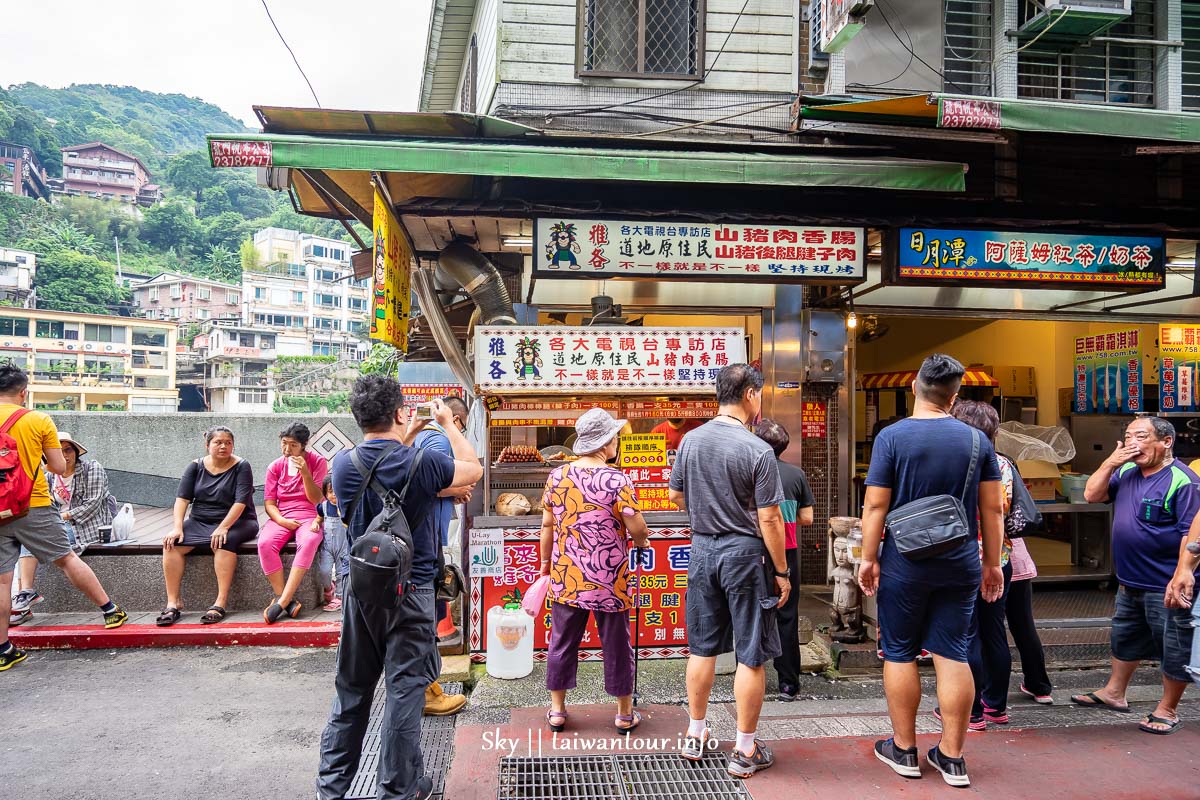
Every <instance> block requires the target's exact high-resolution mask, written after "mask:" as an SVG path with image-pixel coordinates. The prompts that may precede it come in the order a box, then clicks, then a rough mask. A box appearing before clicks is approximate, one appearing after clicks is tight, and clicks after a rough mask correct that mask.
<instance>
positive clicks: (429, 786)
mask: <svg viewBox="0 0 1200 800" xmlns="http://www.w3.org/2000/svg"><path fill="white" fill-rule="evenodd" d="M430 797H433V778H431V777H429V776H428V775H422V776H421V779H420V780H419V781H417V791H416V793H415V794H414V795H413V800H429V798H430Z"/></svg>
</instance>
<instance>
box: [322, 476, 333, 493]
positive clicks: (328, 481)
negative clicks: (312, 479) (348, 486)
mask: <svg viewBox="0 0 1200 800" xmlns="http://www.w3.org/2000/svg"><path fill="white" fill-rule="evenodd" d="M332 488H333V475H332V474H327V475H326V476H325V480H323V481H321V494H329V490H330V489H332Z"/></svg>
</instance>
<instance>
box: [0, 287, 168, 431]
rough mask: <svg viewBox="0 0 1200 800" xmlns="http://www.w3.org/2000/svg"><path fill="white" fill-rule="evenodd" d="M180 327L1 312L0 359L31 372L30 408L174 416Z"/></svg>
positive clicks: (59, 313)
mask: <svg viewBox="0 0 1200 800" xmlns="http://www.w3.org/2000/svg"><path fill="white" fill-rule="evenodd" d="M175 336H176V334H175V325H173V324H172V323H166V322H152V321H148V320H135V319H131V318H129V317H109V316H101V315H98V314H71V313H67V312H64V311H48V310H41V309H21V308H3V309H0V358H5V359H9V360H11V361H12V362H13V363H15V364H16V365H17V366H19V367H21V368H22V369H24V370H26V371H27V372H28V373H29V380H30V383H29V403H30V405H31V406H32V407H33V408H36V409H44V410H55V411H147V412H155V413H165V412H173V411H176V410H177V409H178V406H179V393H178V391H177V390H176V387H175Z"/></svg>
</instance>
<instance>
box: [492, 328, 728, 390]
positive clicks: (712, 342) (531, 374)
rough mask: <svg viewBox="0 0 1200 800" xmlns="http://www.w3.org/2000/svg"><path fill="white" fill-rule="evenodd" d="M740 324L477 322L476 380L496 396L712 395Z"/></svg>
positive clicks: (726, 363)
mask: <svg viewBox="0 0 1200 800" xmlns="http://www.w3.org/2000/svg"><path fill="white" fill-rule="evenodd" d="M745 361H746V339H745V331H743V330H742V329H741V328H686V329H684V328H621V329H619V330H611V329H607V328H604V327H600V328H567V327H557V326H551V327H521V326H515V325H513V326H504V327H497V328H477V329H476V331H475V382H476V385H477V387H478V389H479V391H480V392H484V393H500V394H522V393H523V394H555V393H564V394H585V393H589V392H597V393H609V392H621V393H625V394H631V393H632V394H668V393H669V394H687V393H704V394H711V392H712V391H713V386H714V384H715V383H716V379H717V373H718V372H720V371H721V368H722V367H725V366H728V365H730V364H739V363H745Z"/></svg>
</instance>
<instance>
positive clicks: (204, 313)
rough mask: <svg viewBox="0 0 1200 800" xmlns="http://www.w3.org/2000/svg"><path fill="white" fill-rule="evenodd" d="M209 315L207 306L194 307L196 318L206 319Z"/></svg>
mask: <svg viewBox="0 0 1200 800" xmlns="http://www.w3.org/2000/svg"><path fill="white" fill-rule="evenodd" d="M209 316H211V315H210V314H209V311H208V309H207V308H197V309H196V319H208V318H209Z"/></svg>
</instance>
